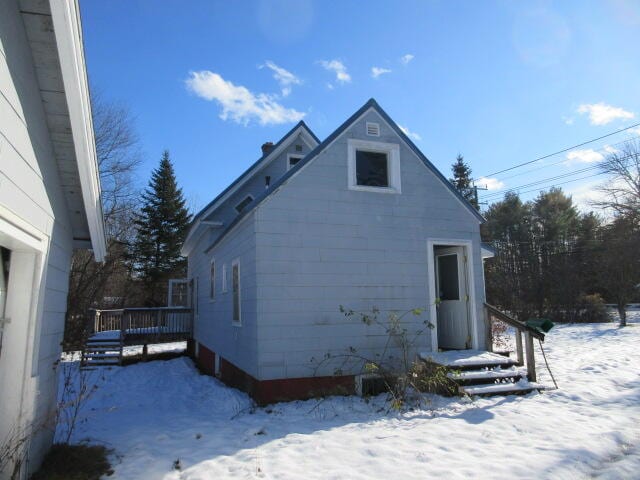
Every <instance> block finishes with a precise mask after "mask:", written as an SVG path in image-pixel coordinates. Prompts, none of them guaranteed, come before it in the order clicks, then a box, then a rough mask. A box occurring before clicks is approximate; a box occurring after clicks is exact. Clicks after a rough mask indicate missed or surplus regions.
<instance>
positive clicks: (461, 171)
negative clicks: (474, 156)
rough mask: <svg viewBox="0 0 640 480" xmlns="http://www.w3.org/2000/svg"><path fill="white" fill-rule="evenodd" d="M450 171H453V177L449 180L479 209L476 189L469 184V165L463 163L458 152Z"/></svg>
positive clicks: (462, 158)
mask: <svg viewBox="0 0 640 480" xmlns="http://www.w3.org/2000/svg"><path fill="white" fill-rule="evenodd" d="M451 171H452V172H453V178H451V179H449V181H450V182H451V183H452V184H453V186H454V187H456V188H457V189H458V191H459V192H460V193H461V194H462V196H463V197H464V198H466V199H467V200H468V201H469V203H471V205H473V206H474V207H475V208H476V210H479V209H480V207H479V206H478V199H477V198H476V190H475V188H474V186H473V185H472V184H471V167H469V165H467V163H465V161H464V157H463V156H462V155H460V154H458V157H457V158H456V161H455V163H453V164H452V165H451Z"/></svg>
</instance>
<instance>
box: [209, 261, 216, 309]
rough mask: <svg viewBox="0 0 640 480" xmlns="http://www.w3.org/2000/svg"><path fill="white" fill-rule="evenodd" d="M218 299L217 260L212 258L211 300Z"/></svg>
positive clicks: (210, 276)
mask: <svg viewBox="0 0 640 480" xmlns="http://www.w3.org/2000/svg"><path fill="white" fill-rule="evenodd" d="M215 299H216V261H215V260H211V266H210V269H209V300H215Z"/></svg>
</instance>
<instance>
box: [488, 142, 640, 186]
mask: <svg viewBox="0 0 640 480" xmlns="http://www.w3.org/2000/svg"><path fill="white" fill-rule="evenodd" d="M639 138H640V135H637V136H634V137H631V138H628V139H627V140H623V141H621V142H617V143H613V144H611V145H605V146H604V147H602V148H599V149H597V150H594V152H595V153H611V152H607V147H616V146H618V145H622V144H623V143H627V142H630V141H632V140H636V139H639ZM565 162H567V159H563V160H560V161H559V162H554V163H550V164H548V165H542V166H541V167H536V168H531V169H529V170H525V171H524V172H520V173H516V174H514V175H509V176H508V177H502V178H498V179H497V180H509V179H510V178H515V177H520V176H522V175H526V174H527V173H531V172H537V171H540V170H543V169H545V168H549V167H555V166H556V165H560V164H561V163H565Z"/></svg>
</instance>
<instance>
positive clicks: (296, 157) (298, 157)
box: [287, 155, 302, 170]
mask: <svg viewBox="0 0 640 480" xmlns="http://www.w3.org/2000/svg"><path fill="white" fill-rule="evenodd" d="M287 158H288V164H287V170H289V169H290V168H293V167H294V166H295V165H296V164H297V163H298V162H299V161H300V160H302V155H288V156H287Z"/></svg>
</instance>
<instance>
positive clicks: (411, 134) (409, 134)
mask: <svg viewBox="0 0 640 480" xmlns="http://www.w3.org/2000/svg"><path fill="white" fill-rule="evenodd" d="M398 127H399V128H400V130H402V132H403V133H404V134H405V135H406V136H407V137H409V138H410V139H412V140H422V137H421V136H420V135H418V134H417V133H415V132H412V131H411V130H409V129H408V128H407V127H403V126H402V125H398Z"/></svg>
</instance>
